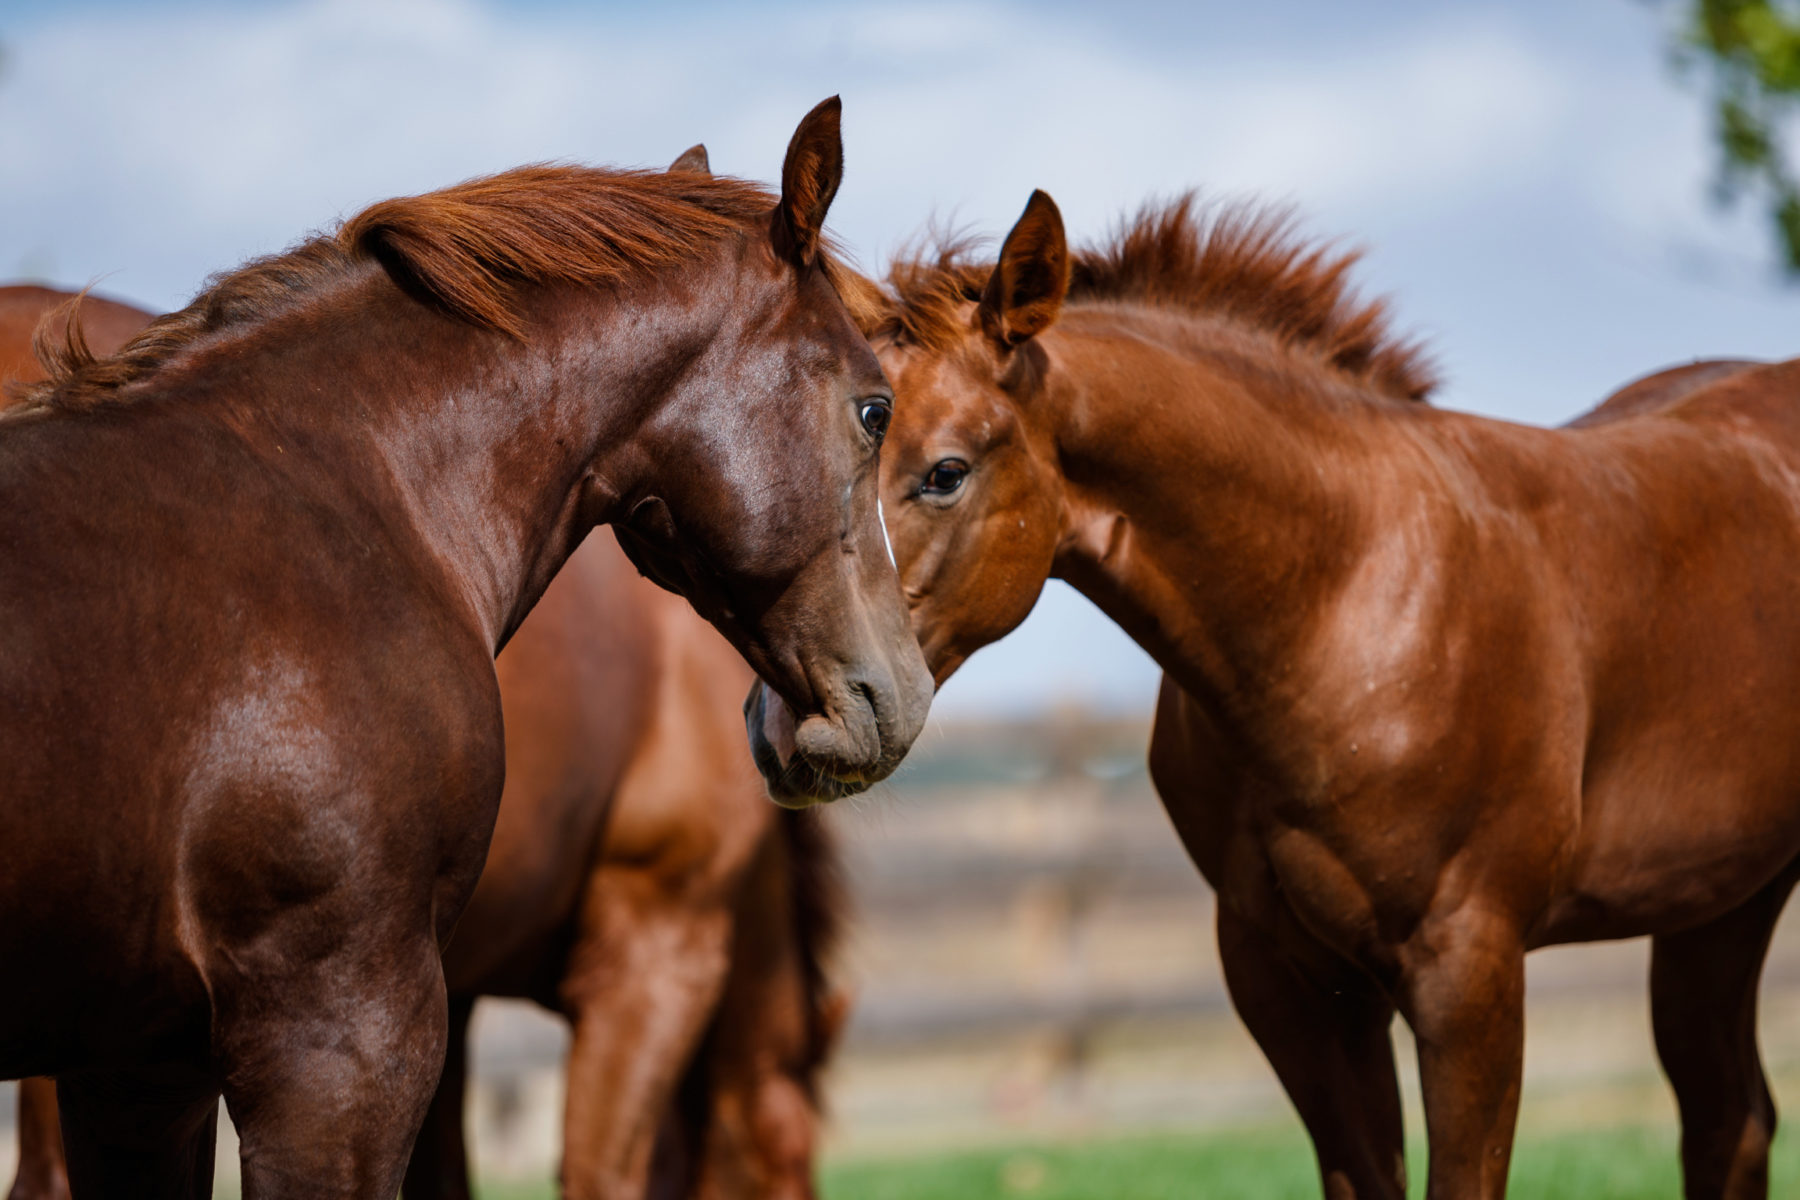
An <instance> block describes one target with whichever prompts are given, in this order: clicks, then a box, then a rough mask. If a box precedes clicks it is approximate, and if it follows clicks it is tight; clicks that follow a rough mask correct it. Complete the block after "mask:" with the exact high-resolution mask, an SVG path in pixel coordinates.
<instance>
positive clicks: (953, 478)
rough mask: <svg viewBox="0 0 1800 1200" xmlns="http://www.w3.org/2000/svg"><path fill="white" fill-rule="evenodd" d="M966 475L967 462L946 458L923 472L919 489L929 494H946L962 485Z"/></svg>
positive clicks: (967, 470) (967, 471)
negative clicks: (923, 476) (923, 478)
mask: <svg viewBox="0 0 1800 1200" xmlns="http://www.w3.org/2000/svg"><path fill="white" fill-rule="evenodd" d="M968 475H969V464H968V463H966V462H964V461H963V460H962V459H960V458H946V459H944V460H943V461H942V462H940V463H938V464H937V465H935V466H933V467H932V468H931V470H929V471H927V472H925V482H924V484H923V485H922V486H921V487H920V488H919V490H920V491H922V492H924V493H926V494H927V495H931V496H948V495H949V494H950V493H951V492H954V491H955V490H956V489H957V488H959V487H961V486H962V485H963V480H964V479H966V478H968Z"/></svg>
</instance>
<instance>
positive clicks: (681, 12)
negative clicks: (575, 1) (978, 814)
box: [0, 0, 1797, 707]
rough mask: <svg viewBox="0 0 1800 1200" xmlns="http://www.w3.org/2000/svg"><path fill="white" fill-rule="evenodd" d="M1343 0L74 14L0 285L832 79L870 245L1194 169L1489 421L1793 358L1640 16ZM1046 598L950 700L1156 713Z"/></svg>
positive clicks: (204, 245)
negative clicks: (1688, 371) (1387, 323)
mask: <svg viewBox="0 0 1800 1200" xmlns="http://www.w3.org/2000/svg"><path fill="white" fill-rule="evenodd" d="M1330 4H1335V0H1329V3H1327V0H1291V2H1288V3H1282V4H1268V5H1259V6H1243V5H1235V4H1232V5H1223V4H1222V5H1219V6H1217V8H1216V9H1215V10H1211V14H1210V15H1208V16H1207V19H1206V20H1205V21H1204V22H1202V24H1204V26H1205V32H1204V34H1200V33H1189V34H1182V35H1178V36H1171V37H1165V36H1164V34H1163V32H1162V30H1163V26H1164V24H1165V22H1159V21H1155V20H1148V19H1144V14H1143V13H1142V12H1137V13H1135V14H1134V17H1135V19H1132V20H1127V19H1122V18H1116V15H1115V14H1112V13H1111V12H1110V10H1109V8H1108V7H1107V6H1082V7H1075V6H1069V7H1065V8H1063V9H1061V10H1060V11H1059V12H1058V13H1056V14H1055V15H1053V16H1041V15H1039V14H1038V12H1037V10H1034V9H1032V8H1028V7H1026V6H1023V5H1013V4H1006V3H986V4H951V3H938V2H929V0H910V2H909V0H897V2H895V3H889V4H885V5H882V6H880V7H870V8H868V9H866V10H862V11H856V10H851V11H845V10H844V8H842V7H841V6H840V7H828V6H822V5H821V6H814V5H786V6H781V7H768V6H757V7H756V8H754V9H752V8H750V7H749V6H730V7H728V6H723V5H709V6H706V7H704V8H702V9H699V10H695V9H692V8H683V7H681V6H678V5H663V6H657V7H654V8H639V9H634V10H632V11H630V12H628V13H625V12H619V11H611V12H609V11H606V10H604V9H601V10H596V9H592V8H586V7H574V6H572V7H570V8H569V9H565V10H562V11H545V10H541V9H534V10H530V11H528V12H526V13H519V12H505V11H502V10H501V9H499V8H497V7H493V6H490V5H484V4H478V3H475V2H473V0H398V2H389V3H368V2H365V0H301V2H299V3H294V4H284V5H280V6H269V7H254V8H249V7H246V8H238V7H232V6H226V5H208V6H206V7H203V8H201V7H196V8H187V9H184V8H169V7H167V6H157V8H156V9H155V10H152V9H150V8H149V7H148V6H109V7H108V8H106V9H104V10H100V11H90V12H83V11H82V10H81V9H79V8H75V9H63V10H58V11H57V12H56V13H55V15H51V16H45V17H41V18H39V19H38V23H37V24H35V25H28V24H24V23H22V22H21V21H15V22H13V27H12V28H10V29H9V30H8V31H7V34H6V40H7V48H8V51H9V56H8V67H9V70H8V72H7V74H6V75H5V77H4V78H3V79H0V162H5V163H6V164H7V181H6V186H5V188H4V189H0V276H4V275H7V274H15V273H18V272H20V271H23V270H26V269H30V270H32V271H33V272H34V273H39V274H44V275H48V276H52V277H55V278H58V279H60V280H61V281H62V282H65V283H76V284H79V283H84V282H87V281H89V280H90V279H92V278H94V277H97V276H102V275H109V274H110V278H108V279H107V281H106V284H105V287H106V288H108V289H110V290H112V291H114V292H115V293H117V294H120V295H123V296H126V297H131V298H136V299H139V300H141V301H144V302H148V303H152V304H158V305H164V306H171V305H174V304H176V303H179V302H180V301H182V300H183V299H185V298H186V296H187V295H188V294H190V293H191V292H192V291H193V289H194V288H195V287H196V286H197V285H198V284H199V282H200V280H201V279H202V278H203V276H204V275H205V274H206V273H207V272H209V271H211V270H215V269H219V268H222V267H229V266H232V265H234V264H235V263H236V262H238V261H239V260H241V259H242V258H244V257H246V256H248V255H250V254H253V253H260V252H267V251H270V250H274V249H278V248H280V247H281V246H283V245H285V244H287V243H288V242H290V241H292V240H294V239H295V238H297V237H298V236H300V235H301V234H303V233H305V232H307V231H309V230H312V229H316V228H318V227H320V226H323V225H327V224H329V223H330V222H331V221H333V220H334V219H336V218H338V217H340V216H342V215H344V214H346V213H348V212H352V211H355V210H356V209H357V208H359V207H361V206H362V205H364V204H366V203H368V202H370V201H373V200H375V199H379V198H381V197H383V196H388V195H395V194H403V193H407V192H413V191H419V190H424V189H427V188H431V187H435V186H439V185H442V184H446V183H450V182H453V181H455V180H457V179H461V178H465V177H467V176H470V175H473V174H479V173H482V172H486V171H492V170H497V169H501V168H504V167H507V166H511V165H514V164H516V163H520V162H526V161H534V160H542V159H555V158H573V159H581V160H588V161H602V162H621V163H631V164H640V165H642V164H659V163H663V162H666V161H668V160H669V159H670V158H671V157H673V156H674V155H675V154H676V153H677V152H678V151H680V150H681V149H683V148H684V147H686V146H687V145H689V144H690V143H692V142H694V141H696V140H701V139H704V140H705V141H706V142H707V143H708V145H709V147H710V149H711V150H712V152H713V161H714V163H715V165H716V166H717V167H718V168H719V169H721V170H724V171H728V172H732V173H736V174H745V175H751V176H756V177H761V178H765V179H767V178H771V177H773V176H774V174H775V173H776V171H777V169H778V167H779V164H780V157H781V153H782V150H783V148H784V146H785V145H786V141H787V138H788V135H789V133H790V132H791V131H792V128H793V125H794V123H795V121H796V120H797V119H798V118H799V116H800V115H801V114H802V113H803V112H805V111H806V109H807V108H809V107H810V106H811V105H812V104H813V103H815V102H816V101H817V100H819V99H820V98H821V97H823V96H825V95H827V94H830V93H832V92H842V93H843V95H844V98H845V132H846V142H847V146H846V150H847V157H848V175H847V178H846V182H845V186H844V190H843V192H842V194H841V196H840V198H839V201H838V205H837V209H836V211H835V213H834V222H833V223H834V225H835V226H836V228H837V230H838V232H839V233H840V234H842V235H843V236H844V237H845V238H847V239H848V240H849V242H850V243H851V244H852V245H853V246H855V247H857V248H858V249H859V250H860V251H861V257H862V258H863V261H864V262H865V263H871V264H875V263H878V262H879V261H880V257H881V254H882V253H883V252H885V251H887V250H891V249H892V248H893V247H894V246H895V245H897V244H898V243H899V242H900V241H901V240H902V239H904V238H905V237H907V236H909V235H910V234H911V233H912V232H913V231H915V230H916V229H917V228H918V227H919V226H920V224H921V223H922V222H923V221H924V220H925V218H926V217H927V216H928V215H930V214H931V213H933V212H934V211H935V212H939V213H954V214H956V215H957V216H959V217H961V218H962V219H965V220H967V221H969V222H971V223H973V224H974V225H975V226H976V227H977V228H980V229H981V230H983V231H985V232H988V233H993V234H999V233H1002V232H1004V230H1005V228H1006V226H1007V224H1008V223H1009V222H1010V221H1011V220H1012V219H1013V218H1014V217H1015V216H1016V215H1017V213H1018V211H1019V209H1020V207H1021V206H1022V204H1023V203H1024V200H1025V197H1026V196H1027V194H1028V193H1029V192H1030V190H1031V189H1032V188H1033V187H1043V188H1046V189H1048V190H1049V191H1051V192H1052V194H1054V195H1055V196H1056V197H1057V200H1058V202H1059V203H1060V204H1061V206H1062V208H1063V210H1064V213H1065V214H1066V216H1067V217H1068V218H1069V220H1070V223H1071V226H1072V227H1073V229H1074V231H1075V232H1076V233H1077V235H1078V236H1093V235H1096V234H1098V233H1100V232H1101V231H1103V230H1104V229H1106V228H1108V227H1109V226H1110V225H1111V223H1112V222H1113V220H1114V219H1115V218H1116V217H1117V216H1118V214H1119V213H1120V212H1122V211H1125V210H1129V209H1132V208H1135V207H1136V206H1137V205H1138V203H1140V202H1141V201H1142V200H1143V199H1144V198H1146V197H1147V196H1150V195H1154V194H1167V193H1170V192H1173V191H1176V190H1179V189H1182V188H1186V187H1190V186H1193V185H1196V184H1202V185H1205V187H1206V189H1207V190H1208V191H1209V192H1213V193H1215V194H1217V193H1252V194H1260V195H1264V196H1269V197H1271V198H1275V199H1291V200H1294V201H1296V202H1298V204H1299V205H1300V207H1301V209H1302V210H1303V212H1305V213H1306V214H1307V215H1308V216H1309V218H1310V225H1311V227H1313V228H1316V229H1318V230H1319V231H1320V232H1323V233H1339V234H1351V235H1356V236H1358V237H1359V238H1360V239H1363V240H1367V241H1370V242H1372V243H1373V244H1374V245H1375V247H1376V251H1377V253H1376V255H1375V257H1374V258H1373V259H1372V260H1371V263H1370V264H1369V265H1370V269H1369V270H1368V271H1366V272H1365V273H1364V278H1365V280H1367V281H1368V283H1369V284H1370V286H1372V287H1373V288H1375V289H1378V290H1382V291H1398V292H1399V293H1400V300H1401V304H1400V306H1399V307H1400V312H1401V314H1402V316H1403V318H1404V319H1406V320H1407V321H1408V323H1409V324H1412V323H1414V322H1418V323H1420V324H1423V325H1424V327H1426V328H1428V329H1430V330H1432V331H1433V332H1434V333H1435V335H1436V341H1437V348H1438V350H1439V351H1440V353H1441V354H1442V356H1443V358H1444V359H1445V360H1446V362H1447V363H1448V365H1449V366H1450V367H1451V369H1452V383H1453V385H1454V386H1453V388H1452V390H1451V392H1450V398H1451V399H1452V400H1454V401H1460V402H1461V403H1465V404H1472V405H1478V406H1480V407H1482V408H1484V409H1487V410H1488V411H1493V412H1498V413H1507V414H1511V415H1515V416H1519V415H1524V416H1531V417H1535V418H1538V419H1547V418H1554V417H1560V416H1566V415H1568V414H1569V413H1570V412H1572V411H1575V409H1576V408H1578V407H1580V406H1582V405H1583V404H1585V403H1588V402H1591V401H1592V400H1593V399H1597V398H1598V396H1599V395H1600V394H1602V393H1603V391H1604V390H1605V389H1606V388H1607V387H1610V386H1612V385H1613V384H1615V383H1617V382H1619V381H1622V380H1623V379H1625V378H1627V377H1629V376H1630V375H1633V374H1635V373H1638V372H1641V371H1644V370H1648V369H1650V368H1652V367H1654V366H1656V365H1658V364H1660V363H1663V362H1667V361H1671V360H1674V359H1678V358H1681V357H1685V356H1688V355H1691V354H1699V353H1714V354H1752V355H1754V354H1778V353H1783V352H1786V350H1788V349H1791V348H1792V347H1793V344H1794V338H1793V335H1792V332H1791V331H1792V329H1794V328H1796V327H1797V326H1796V324H1795V322H1794V320H1793V315H1792V311H1791V309H1790V308H1789V307H1788V306H1787V305H1786V304H1785V303H1784V302H1783V298H1782V297H1780V296H1774V295H1770V294H1769V293H1767V292H1766V291H1764V290H1761V285H1760V283H1757V282H1754V281H1746V280H1736V281H1734V282H1733V284H1732V288H1733V290H1732V291H1731V293H1730V294H1729V295H1723V296H1721V294H1720V290H1719V288H1718V287H1717V284H1716V283H1715V284H1713V285H1710V287H1700V288H1696V287H1695V286H1693V280H1692V279H1691V277H1689V276H1688V275H1686V274H1684V273H1683V271H1682V270H1681V269H1679V267H1678V266H1672V265H1671V261H1670V260H1671V258H1672V257H1679V256H1680V255H1681V254H1682V253H1687V252H1688V250H1684V249H1683V248H1690V249H1691V250H1692V253H1693V254H1695V255H1698V256H1700V257H1702V258H1707V259H1708V260H1709V261H1737V262H1749V261H1752V258H1753V256H1755V255H1760V254H1761V253H1763V251H1764V247H1763V244H1762V242H1761V240H1760V237H1759V235H1758V233H1757V231H1756V230H1755V228H1754V220H1753V219H1751V218H1745V219H1744V220H1740V221H1739V222H1737V223H1735V224H1730V225H1723V226H1722V225H1720V224H1718V223H1717V222H1716V220H1715V217H1714V214H1713V213H1711V212H1710V211H1709V210H1708V208H1707V206H1706V204H1705V201H1704V186H1703V185H1704V180H1705V177H1706V171H1707V167H1708V160H1707V157H1706V155H1707V151H1706V140H1705V129H1704V125H1703V118H1702V117H1701V115H1700V108H1699V101H1698V100H1697V99H1696V98H1695V97H1694V96H1693V95H1692V94H1689V93H1684V92H1682V91H1681V90H1679V89H1678V88H1676V87H1674V86H1672V85H1671V83H1670V81H1669V80H1668V78H1667V77H1666V73H1665V72H1664V70H1663V66H1662V63H1661V62H1660V60H1659V59H1658V57H1657V50H1656V43H1655V37H1656V33H1655V30H1654V27H1653V25H1652V24H1651V23H1650V22H1651V19H1650V17H1649V16H1648V15H1646V14H1644V13H1642V12H1639V11H1637V10H1636V6H1611V7H1594V8H1590V7H1588V6H1581V8H1580V14H1581V16H1580V18H1579V20H1578V19H1577V18H1576V17H1575V16H1574V15H1573V14H1574V13H1575V12H1576V9H1575V8H1574V7H1573V6H1568V7H1564V6H1557V5H1553V4H1545V5H1539V6H1527V8H1526V9H1520V8H1517V7H1514V6H1508V5H1500V4H1491V5H1487V6H1480V7H1478V6H1469V5H1464V6H1456V7H1455V8H1453V9H1452V8H1448V7H1446V8H1444V9H1441V10H1430V9H1425V8H1424V7H1423V6H1414V5H1407V6H1394V11H1393V12H1391V13H1385V15H1384V13H1378V12H1377V11H1376V8H1377V7H1379V6H1370V8H1369V10H1368V13H1367V15H1366V16H1365V17H1364V18H1362V20H1361V21H1360V22H1359V24H1360V25H1361V28H1360V29H1359V31H1358V32H1357V33H1356V34H1355V35H1353V36H1349V37H1344V36H1340V35H1339V34H1336V33H1318V34H1315V33H1314V31H1313V29H1312V26H1311V24H1309V21H1308V14H1309V13H1312V14H1317V13H1320V12H1323V11H1325V10H1326V9H1327V8H1329V7H1330ZM1330 11H1331V12H1334V13H1335V12H1339V11H1341V10H1339V9H1336V8H1331V9H1330ZM1421 11H1428V12H1430V13H1431V14H1432V15H1429V16H1426V17H1423V18H1422V17H1421V16H1420V15H1419V14H1420V12H1421ZM1214 16H1224V17H1226V18H1227V19H1224V20H1213V17H1214ZM1344 25H1345V23H1344V22H1341V21H1340V22H1338V23H1337V24H1336V25H1331V22H1329V21H1327V22H1324V23H1323V25H1322V26H1321V27H1322V28H1323V27H1324V26H1330V27H1331V28H1333V29H1338V28H1342V27H1344ZM1199 27H1200V26H1198V25H1193V24H1190V25H1189V26H1186V28H1189V29H1197V28H1199ZM1184 38H1185V40H1183V39H1184ZM1734 255H1735V256H1736V257H1735V258H1733V257H1732V256H1734ZM115 272H116V274H112V273H115ZM1051 596H1052V598H1051V599H1048V600H1047V601H1046V603H1045V604H1044V605H1041V606H1040V612H1039V613H1038V614H1036V615H1034V617H1033V619H1032V620H1031V621H1030V622H1028V623H1027V625H1026V626H1025V628H1023V629H1022V630H1021V631H1020V632H1019V633H1018V634H1016V635H1014V637H1013V638H1012V639H1009V642H1008V644H1006V645H1004V646H1000V647H996V648H994V649H992V650H989V651H987V652H985V653H984V654H982V655H978V656H977V657H976V658H975V659H974V660H973V662H972V663H971V665H970V666H969V667H968V668H967V669H966V671H967V678H966V679H959V680H957V681H956V682H955V683H953V684H952V686H951V690H950V692H949V694H948V695H947V696H946V697H945V699H946V702H947V703H949V704H950V705H951V706H952V707H957V706H962V707H987V706H993V705H1002V706H1004V705H1009V704H1014V705H1016V704H1027V705H1028V704H1032V703H1041V702H1043V700H1044V698H1045V697H1056V696H1058V695H1060V694H1062V693H1065V692H1067V691H1070V690H1084V689H1087V688H1089V687H1094V688H1097V689H1098V690H1099V692H1100V693H1101V694H1102V695H1105V696H1108V697H1111V698H1112V699H1113V700H1115V701H1116V700H1117V699H1118V698H1119V697H1120V696H1133V695H1138V694H1139V693H1140V692H1141V693H1142V702H1143V704H1145V705H1148V703H1149V702H1150V699H1151V696H1152V693H1153V688H1152V687H1151V686H1150V684H1149V680H1150V679H1152V678H1153V677H1154V671H1153V669H1151V668H1150V667H1149V666H1148V664H1147V662H1146V661H1145V660H1144V659H1143V657H1142V656H1141V654H1140V653H1139V652H1138V651H1136V650H1135V648H1132V647H1130V646H1129V645H1128V644H1127V643H1125V641H1124V639H1123V638H1122V637H1121V636H1120V635H1118V633H1117V631H1116V630H1113V629H1111V627H1110V626H1108V625H1107V624H1106V623H1105V622H1104V619H1103V618H1101V617H1099V616H1098V615H1097V614H1095V613H1094V612H1093V611H1092V610H1091V609H1090V608H1088V607H1087V606H1086V605H1084V604H1082V603H1080V602H1078V601H1074V600H1072V599H1069V598H1067V597H1065V596H1063V595H1062V594H1061V593H1054V592H1053V593H1051ZM1071 646H1079V647H1086V650H1085V651H1084V652H1083V653H1080V654H1076V653H1073V652H1071V651H1070V649H1069V647H1071ZM1009 698H1010V699H1009Z"/></svg>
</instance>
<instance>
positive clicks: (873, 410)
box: [857, 400, 894, 446]
mask: <svg viewBox="0 0 1800 1200" xmlns="http://www.w3.org/2000/svg"><path fill="white" fill-rule="evenodd" d="M857 415H858V416H860V417H861V418H862V427H863V428H864V429H866V430H868V431H869V436H870V437H872V438H874V439H875V444H876V445H877V446H879V445H881V439H882V438H884V437H886V436H887V431H888V422H889V421H892V420H893V419H894V408H893V405H891V404H889V403H888V402H887V401H886V400H865V401H863V406H862V408H861V409H860V410H859V411H858V414H857Z"/></svg>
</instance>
